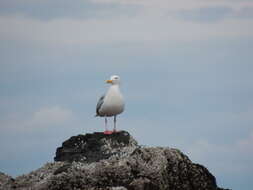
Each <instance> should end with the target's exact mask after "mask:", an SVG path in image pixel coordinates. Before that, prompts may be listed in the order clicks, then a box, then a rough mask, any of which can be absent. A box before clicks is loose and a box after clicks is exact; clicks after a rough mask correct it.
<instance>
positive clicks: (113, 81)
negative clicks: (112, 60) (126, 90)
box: [106, 75, 120, 84]
mask: <svg viewBox="0 0 253 190" xmlns="http://www.w3.org/2000/svg"><path fill="white" fill-rule="evenodd" d="M106 83H111V84H119V83H120V77H119V76H118V75H112V76H111V77H110V80H107V81H106Z"/></svg>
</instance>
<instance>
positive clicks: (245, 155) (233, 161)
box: [185, 131, 253, 176]
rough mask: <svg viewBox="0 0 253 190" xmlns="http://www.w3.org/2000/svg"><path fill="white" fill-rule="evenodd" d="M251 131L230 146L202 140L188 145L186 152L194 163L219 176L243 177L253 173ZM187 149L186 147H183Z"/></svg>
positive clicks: (252, 132)
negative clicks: (202, 165)
mask: <svg viewBox="0 0 253 190" xmlns="http://www.w3.org/2000/svg"><path fill="white" fill-rule="evenodd" d="M252 146H253V131H251V133H250V134H249V135H248V136H246V137H244V138H243V139H239V140H237V141H236V142H234V143H231V144H220V143H215V142H210V141H207V140H204V139H202V140H201V139H200V140H196V141H195V142H194V143H192V144H191V145H188V148H186V152H187V153H188V154H189V156H190V158H191V159H192V160H193V161H194V162H199V163H202V164H204V165H206V166H208V167H209V168H210V169H211V170H212V171H214V172H215V173H217V174H219V175H232V176H237V175H243V173H248V172H253V167H252V166H251V161H252V159H253V151H252ZM185 147H187V146H185Z"/></svg>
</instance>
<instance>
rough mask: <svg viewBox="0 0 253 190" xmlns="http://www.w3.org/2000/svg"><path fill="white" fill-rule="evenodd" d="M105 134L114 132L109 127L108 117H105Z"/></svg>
mask: <svg viewBox="0 0 253 190" xmlns="http://www.w3.org/2000/svg"><path fill="white" fill-rule="evenodd" d="M104 134H105V135H110V134H112V132H111V131H109V130H108V129H107V117H105V131H104Z"/></svg>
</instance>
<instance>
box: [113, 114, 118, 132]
mask: <svg viewBox="0 0 253 190" xmlns="http://www.w3.org/2000/svg"><path fill="white" fill-rule="evenodd" d="M116 117H117V116H116V115H115V116H114V119H113V123H114V128H113V132H114V133H116V132H117V130H116Z"/></svg>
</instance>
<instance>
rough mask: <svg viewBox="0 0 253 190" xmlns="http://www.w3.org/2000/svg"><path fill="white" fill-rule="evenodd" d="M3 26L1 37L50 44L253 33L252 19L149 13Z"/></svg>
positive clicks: (13, 20) (11, 20) (15, 21)
mask: <svg viewBox="0 0 253 190" xmlns="http://www.w3.org/2000/svg"><path fill="white" fill-rule="evenodd" d="M0 26H1V31H0V40H10V41H12V42H13V41H17V42H20V41H21V42H24V43H27V44H29V43H32V44H39V45H40V46H50V47H59V46H62V45H64V46H65V45H67V46H69V45H84V46H90V45H99V44H100V45H101V44H103V45H104V44H107V45H108V44H115V43H128V44H129V43H135V44H138V43H142V44H147V45H153V44H168V43H172V42H184V41H194V40H205V39H210V38H235V37H250V36H252V35H253V20H250V19H246V20H236V19H228V20H224V21H222V22H219V23H213V24H208V23H191V22H187V21H182V20H177V19H175V18H172V17H169V16H166V17H161V16H153V15H148V14H143V15H141V14H140V15H138V16H136V17H135V18H112V19H110V20H97V19H90V20H73V19H57V20H53V21H49V22H44V21H38V20H33V19H27V18H18V17H0Z"/></svg>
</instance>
